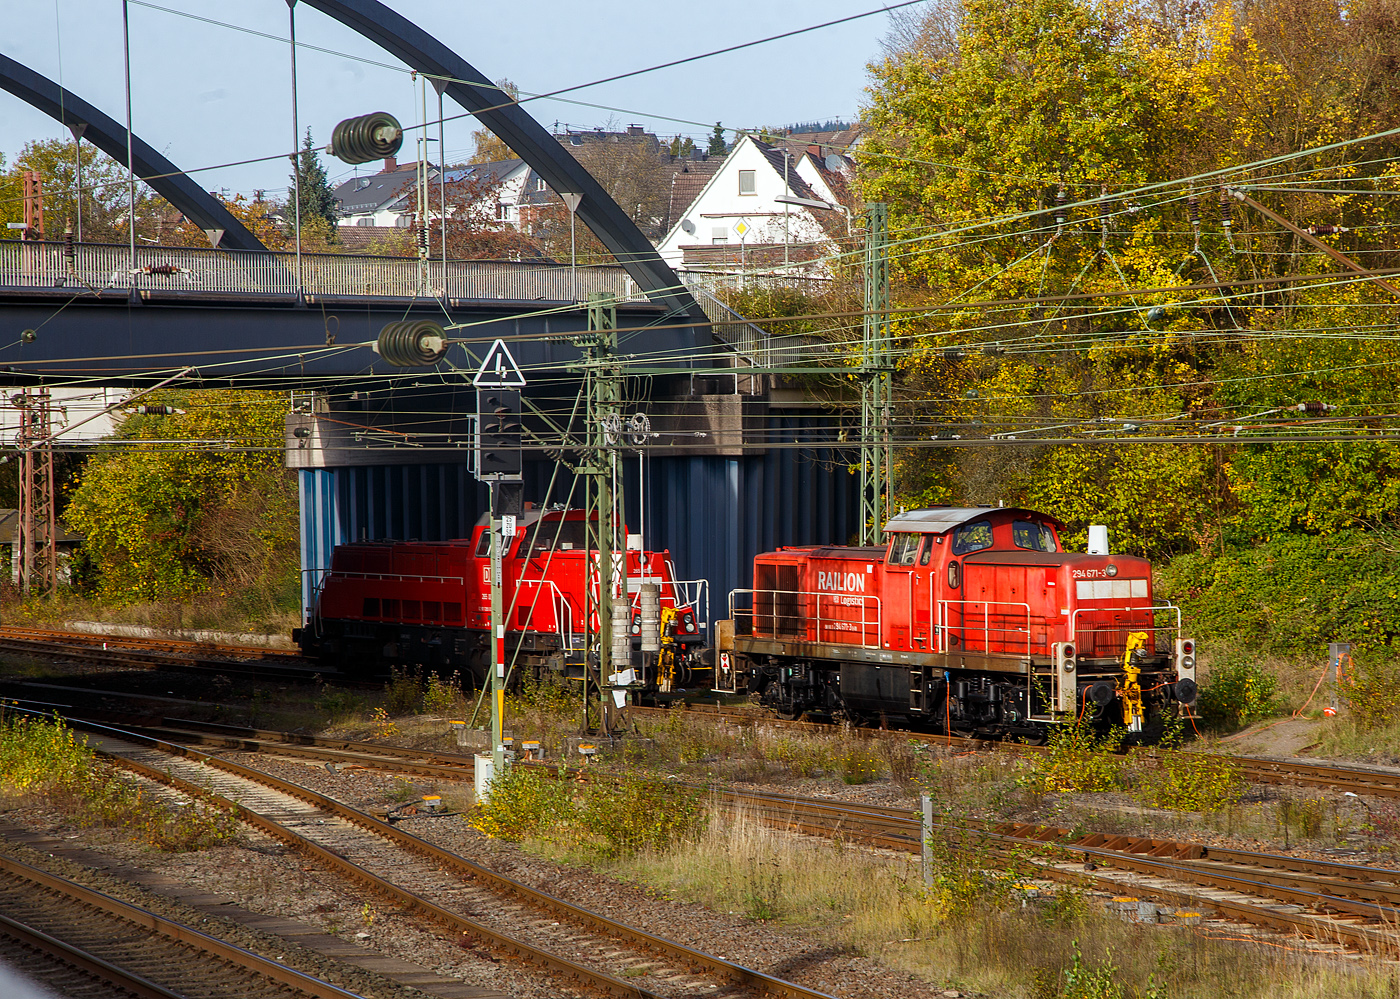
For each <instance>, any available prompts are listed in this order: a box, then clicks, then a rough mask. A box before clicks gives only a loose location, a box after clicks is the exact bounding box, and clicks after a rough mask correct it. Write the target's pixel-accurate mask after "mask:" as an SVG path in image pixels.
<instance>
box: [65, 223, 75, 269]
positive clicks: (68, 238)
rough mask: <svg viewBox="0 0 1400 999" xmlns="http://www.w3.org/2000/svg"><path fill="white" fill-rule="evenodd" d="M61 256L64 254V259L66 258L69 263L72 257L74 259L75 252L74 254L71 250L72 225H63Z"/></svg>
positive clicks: (71, 261)
mask: <svg viewBox="0 0 1400 999" xmlns="http://www.w3.org/2000/svg"><path fill="white" fill-rule="evenodd" d="M63 256H64V259H66V260H67V261H68V263H69V264H72V263H73V259H74V256H75V254H74V251H73V227H72V226H64V227H63Z"/></svg>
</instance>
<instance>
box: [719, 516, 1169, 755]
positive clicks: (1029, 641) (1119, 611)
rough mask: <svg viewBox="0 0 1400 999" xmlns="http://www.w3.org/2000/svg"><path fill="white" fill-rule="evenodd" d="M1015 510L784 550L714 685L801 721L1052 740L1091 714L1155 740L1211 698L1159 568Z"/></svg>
mask: <svg viewBox="0 0 1400 999" xmlns="http://www.w3.org/2000/svg"><path fill="white" fill-rule="evenodd" d="M1061 527H1062V525H1061V524H1060V523H1059V522H1058V521H1056V520H1055V519H1054V518H1053V517H1050V516H1047V515H1045V514H1043V513H1037V512H1035V511H1032V510H1024V509H1018V508H990V507H973V508H951V507H944V508H935V509H927V510H911V511H909V512H907V513H901V514H899V515H898V516H897V517H894V518H893V519H892V520H890V522H889V523H888V524H886V525H885V534H886V536H887V539H888V540H887V543H886V546H885V547H883V548H850V547H804V548H783V549H779V550H778V551H775V552H769V553H767V554H764V555H760V556H758V557H757V558H756V559H755V560H754V586H753V589H751V590H736V591H735V592H734V594H732V595H731V597H730V619H731V620H730V622H722V623H721V625H720V631H719V635H718V637H719V662H718V664H717V678H718V680H719V682H720V683H721V685H723V686H725V687H727V688H728V689H733V690H737V689H739V688H740V687H741V686H743V685H745V684H746V685H747V689H748V690H749V691H750V693H751V694H755V695H757V698H758V700H759V701H760V703H762V704H764V705H767V706H768V707H770V708H773V709H774V710H776V711H778V712H780V713H783V714H785V715H788V716H796V715H798V714H801V713H804V712H809V713H814V714H824V715H828V716H832V717H844V718H848V719H850V720H852V721H857V722H867V723H868V722H876V721H882V722H888V723H889V724H891V725H896V726H910V727H916V728H920V729H925V730H932V731H938V732H963V733H976V734H980V735H988V736H1007V735H1016V736H1027V737H1031V738H1038V737H1043V736H1044V735H1045V734H1046V732H1047V731H1048V726H1049V725H1051V724H1053V723H1056V722H1060V721H1064V720H1074V719H1077V718H1089V719H1092V720H1095V721H1099V722H1101V723H1104V724H1107V723H1109V722H1113V723H1115V724H1116V723H1121V724H1123V725H1125V726H1126V727H1127V728H1128V730H1129V731H1131V732H1142V731H1143V730H1144V728H1145V727H1147V726H1149V725H1150V724H1151V722H1152V719H1153V718H1155V717H1156V716H1157V715H1159V714H1160V709H1161V708H1163V707H1165V706H1166V705H1167V704H1168V703H1169V702H1172V701H1175V702H1178V703H1180V704H1182V705H1184V706H1187V707H1189V706H1190V705H1191V704H1193V703H1194V701H1195V698H1196V683H1195V667H1196V658H1195V643H1194V642H1193V641H1192V640H1191V639H1188V638H1183V637H1181V635H1180V612H1179V611H1178V610H1177V609H1176V608H1175V607H1172V606H1170V605H1157V604H1154V603H1153V599H1152V573H1151V565H1150V564H1149V563H1148V561H1147V560H1146V559H1142V558H1134V557H1131V556H1126V555H1084V554H1077V553H1070V552H1065V551H1063V550H1062V548H1061V547H1060V539H1059V531H1060V529H1061Z"/></svg>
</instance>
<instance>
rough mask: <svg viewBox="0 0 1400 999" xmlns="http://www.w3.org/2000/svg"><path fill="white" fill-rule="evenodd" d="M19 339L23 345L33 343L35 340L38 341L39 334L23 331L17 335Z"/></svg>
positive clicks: (34, 331)
mask: <svg viewBox="0 0 1400 999" xmlns="http://www.w3.org/2000/svg"><path fill="white" fill-rule="evenodd" d="M19 338H20V340H21V341H23V342H24V343H33V342H34V341H35V340H37V339H39V334H38V332H37V331H36V330H25V331H24V332H23V333H21V334H20V335H19Z"/></svg>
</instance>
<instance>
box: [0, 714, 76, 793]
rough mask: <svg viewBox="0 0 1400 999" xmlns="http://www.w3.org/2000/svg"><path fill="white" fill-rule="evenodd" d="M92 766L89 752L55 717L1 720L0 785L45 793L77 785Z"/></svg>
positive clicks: (25, 717)
mask: <svg viewBox="0 0 1400 999" xmlns="http://www.w3.org/2000/svg"><path fill="white" fill-rule="evenodd" d="M91 767H92V751H91V750H89V749H88V748H87V747H86V746H85V745H83V744H82V743H80V742H79V741H78V740H77V738H76V736H75V735H74V734H73V730H72V729H70V728H68V727H67V726H65V725H64V724H63V723H62V722H61V721H59V720H58V719H57V718H55V719H54V720H53V721H45V720H41V719H38V718H34V717H32V716H29V715H19V716H17V717H11V718H5V719H3V721H0V785H3V787H5V788H8V789H9V790H10V791H12V792H19V793H21V794H23V793H26V792H36V793H40V794H42V793H45V792H48V791H54V790H59V789H66V788H71V787H75V786H77V784H78V783H79V782H80V781H81V780H82V779H83V778H84V777H85V776H86V775H87V773H88V771H89V770H90V769H91Z"/></svg>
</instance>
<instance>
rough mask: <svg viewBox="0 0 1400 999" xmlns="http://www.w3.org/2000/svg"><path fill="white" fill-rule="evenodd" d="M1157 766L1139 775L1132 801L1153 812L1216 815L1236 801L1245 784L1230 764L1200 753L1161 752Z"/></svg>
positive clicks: (1169, 750) (1238, 769)
mask: <svg viewBox="0 0 1400 999" xmlns="http://www.w3.org/2000/svg"><path fill="white" fill-rule="evenodd" d="M1157 763H1158V765H1157V766H1156V767H1154V768H1152V769H1151V770H1150V771H1148V772H1146V773H1145V774H1143V778H1142V780H1141V781H1140V782H1139V785H1138V788H1137V791H1136V797H1137V798H1138V800H1140V801H1142V802H1143V803H1145V804H1148V805H1152V806H1154V807H1156V808H1180V809H1184V810H1186V811H1191V812H1218V811H1220V809H1222V808H1224V807H1226V806H1227V805H1233V804H1234V803H1235V802H1237V801H1239V799H1240V795H1241V794H1243V793H1244V787H1245V782H1244V778H1242V777H1241V776H1240V768H1239V766H1238V765H1237V764H1235V763H1234V762H1232V761H1230V760H1227V759H1223V758H1221V757H1217V756H1207V755H1204V754H1202V753H1187V752H1183V751H1182V750H1179V749H1163V750H1160V751H1159V753H1158V755H1157Z"/></svg>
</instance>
